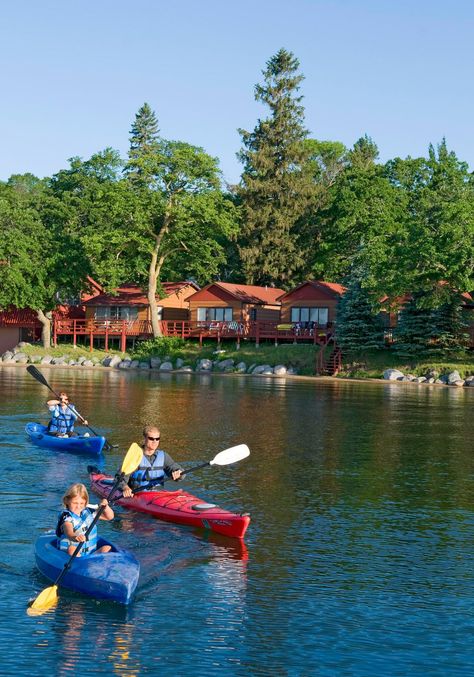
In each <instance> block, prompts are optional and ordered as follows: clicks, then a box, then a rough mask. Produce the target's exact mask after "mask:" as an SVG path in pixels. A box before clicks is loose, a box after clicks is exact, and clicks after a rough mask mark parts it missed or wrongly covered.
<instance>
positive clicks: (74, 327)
mask: <svg viewBox="0 0 474 677" xmlns="http://www.w3.org/2000/svg"><path fill="white" fill-rule="evenodd" d="M76 322H77V320H73V321H72V345H73V346H74V348H75V347H76V341H77V336H76Z"/></svg>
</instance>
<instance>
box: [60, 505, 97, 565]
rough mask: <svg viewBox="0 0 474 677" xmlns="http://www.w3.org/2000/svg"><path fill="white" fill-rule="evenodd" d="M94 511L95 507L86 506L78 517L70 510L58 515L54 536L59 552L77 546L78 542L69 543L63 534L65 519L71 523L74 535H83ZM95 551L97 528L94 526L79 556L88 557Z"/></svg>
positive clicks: (92, 517)
mask: <svg viewBox="0 0 474 677" xmlns="http://www.w3.org/2000/svg"><path fill="white" fill-rule="evenodd" d="M96 510H97V506H95V507H93V506H90V505H88V506H86V507H85V508H84V510H83V511H82V512H81V514H80V515H76V513H75V512H72V511H71V510H63V511H62V512H60V513H59V517H58V523H57V525H56V536H57V537H58V539H59V544H58V546H59V549H60V550H67V549H68V548H69V546H71V545H73V546H77V545H79V543H78V541H71V540H69V538H68V537H67V536H66V535H65V534H64V532H63V530H62V526H63V524H64V522H65V521H66V519H67V520H68V521H70V522H71V523H72V528H73V529H74V531H75V532H76V533H79V534H85V533H86V531H87V529H88V528H89V526H90V524H91V522H92V520H93V519H94V515H95V513H96ZM96 549H97V527H96V525H95V524H94V526H93V528H92V529H91V531H90V533H89V535H88V536H87V540H86V541H85V543H84V544H83V545H82V547H81V549H80V551H79V554H80V555H89V554H90V553H91V552H94V550H96Z"/></svg>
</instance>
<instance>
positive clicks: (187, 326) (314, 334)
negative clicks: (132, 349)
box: [53, 318, 333, 352]
mask: <svg viewBox="0 0 474 677" xmlns="http://www.w3.org/2000/svg"><path fill="white" fill-rule="evenodd" d="M160 324H161V331H162V334H163V336H177V337H180V338H182V339H195V340H198V341H199V345H201V346H202V343H203V340H204V339H212V340H215V341H216V343H217V345H219V344H220V343H221V341H226V340H234V341H236V343H237V346H240V342H241V341H242V340H250V341H255V343H256V344H257V345H258V344H259V343H260V341H274V343H275V345H278V343H280V342H289V341H290V342H292V343H300V342H304V343H312V344H314V345H325V344H326V343H327V341H328V340H329V338H330V337H331V336H332V333H333V329H332V327H330V326H324V327H318V326H317V325H315V324H313V325H312V326H310V323H307V326H303V324H302V323H296V324H291V323H289V324H281V323H278V322H268V321H266V322H263V321H249V322H246V323H243V322H236V321H225V322H197V321H196V322H191V321H183V320H173V321H171V320H162V321H161V322H160ZM60 336H70V337H72V341H73V345H76V344H77V341H78V339H79V340H80V341H81V343H82V342H87V343H89V346H90V349H91V350H92V349H93V346H94V341H97V340H100V341H101V342H103V344H104V349H105V350H109V346H110V345H111V342H118V344H119V349H120V351H121V352H125V351H126V347H127V341H130V340H134V339H140V340H143V339H150V338H152V336H153V332H152V328H151V322H150V321H149V320H131V321H127V320H93V319H63V318H60V319H59V318H58V319H55V320H54V322H53V343H54V346H57V343H58V338H59V337H60ZM84 339H85V341H84Z"/></svg>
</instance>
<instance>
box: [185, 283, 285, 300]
mask: <svg viewBox="0 0 474 677" xmlns="http://www.w3.org/2000/svg"><path fill="white" fill-rule="evenodd" d="M212 287H218V288H219V289H222V290H223V291H225V292H227V294H230V295H231V296H233V297H234V298H235V299H237V300H239V301H240V302H241V303H251V304H254V305H255V304H256V305H279V302H278V301H277V299H278V298H279V297H280V296H281V295H282V294H283V289H277V288H276V287H259V286H257V285H251V284H234V283H232V282H211V283H210V284H208V285H207V286H206V287H203V288H202V289H201V290H199V292H196V294H193V295H192V296H190V297H189V298H188V301H191V300H193V297H194V296H196V295H197V294H199V293H200V292H201V291H209V290H212Z"/></svg>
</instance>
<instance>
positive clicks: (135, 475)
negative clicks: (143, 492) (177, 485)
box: [128, 449, 165, 491]
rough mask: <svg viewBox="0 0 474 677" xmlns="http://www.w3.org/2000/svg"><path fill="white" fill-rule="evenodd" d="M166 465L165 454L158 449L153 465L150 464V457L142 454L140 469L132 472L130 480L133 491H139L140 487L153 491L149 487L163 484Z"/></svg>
mask: <svg viewBox="0 0 474 677" xmlns="http://www.w3.org/2000/svg"><path fill="white" fill-rule="evenodd" d="M164 464H165V452H164V451H161V449H158V450H157V452H156V457H155V460H154V461H153V463H150V461H149V460H148V456H147V455H146V454H142V459H141V461H140V465H139V466H138V468H137V469H136V470H135V471H134V472H132V474H131V475H130V478H129V481H128V483H129V486H130V488H131V489H132V491H139V490H140V487H147V488H148V489H152V487H150V486H149V485H150V484H152V485H155V484H163V479H164V477H165V471H164V470H163V466H164Z"/></svg>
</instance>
